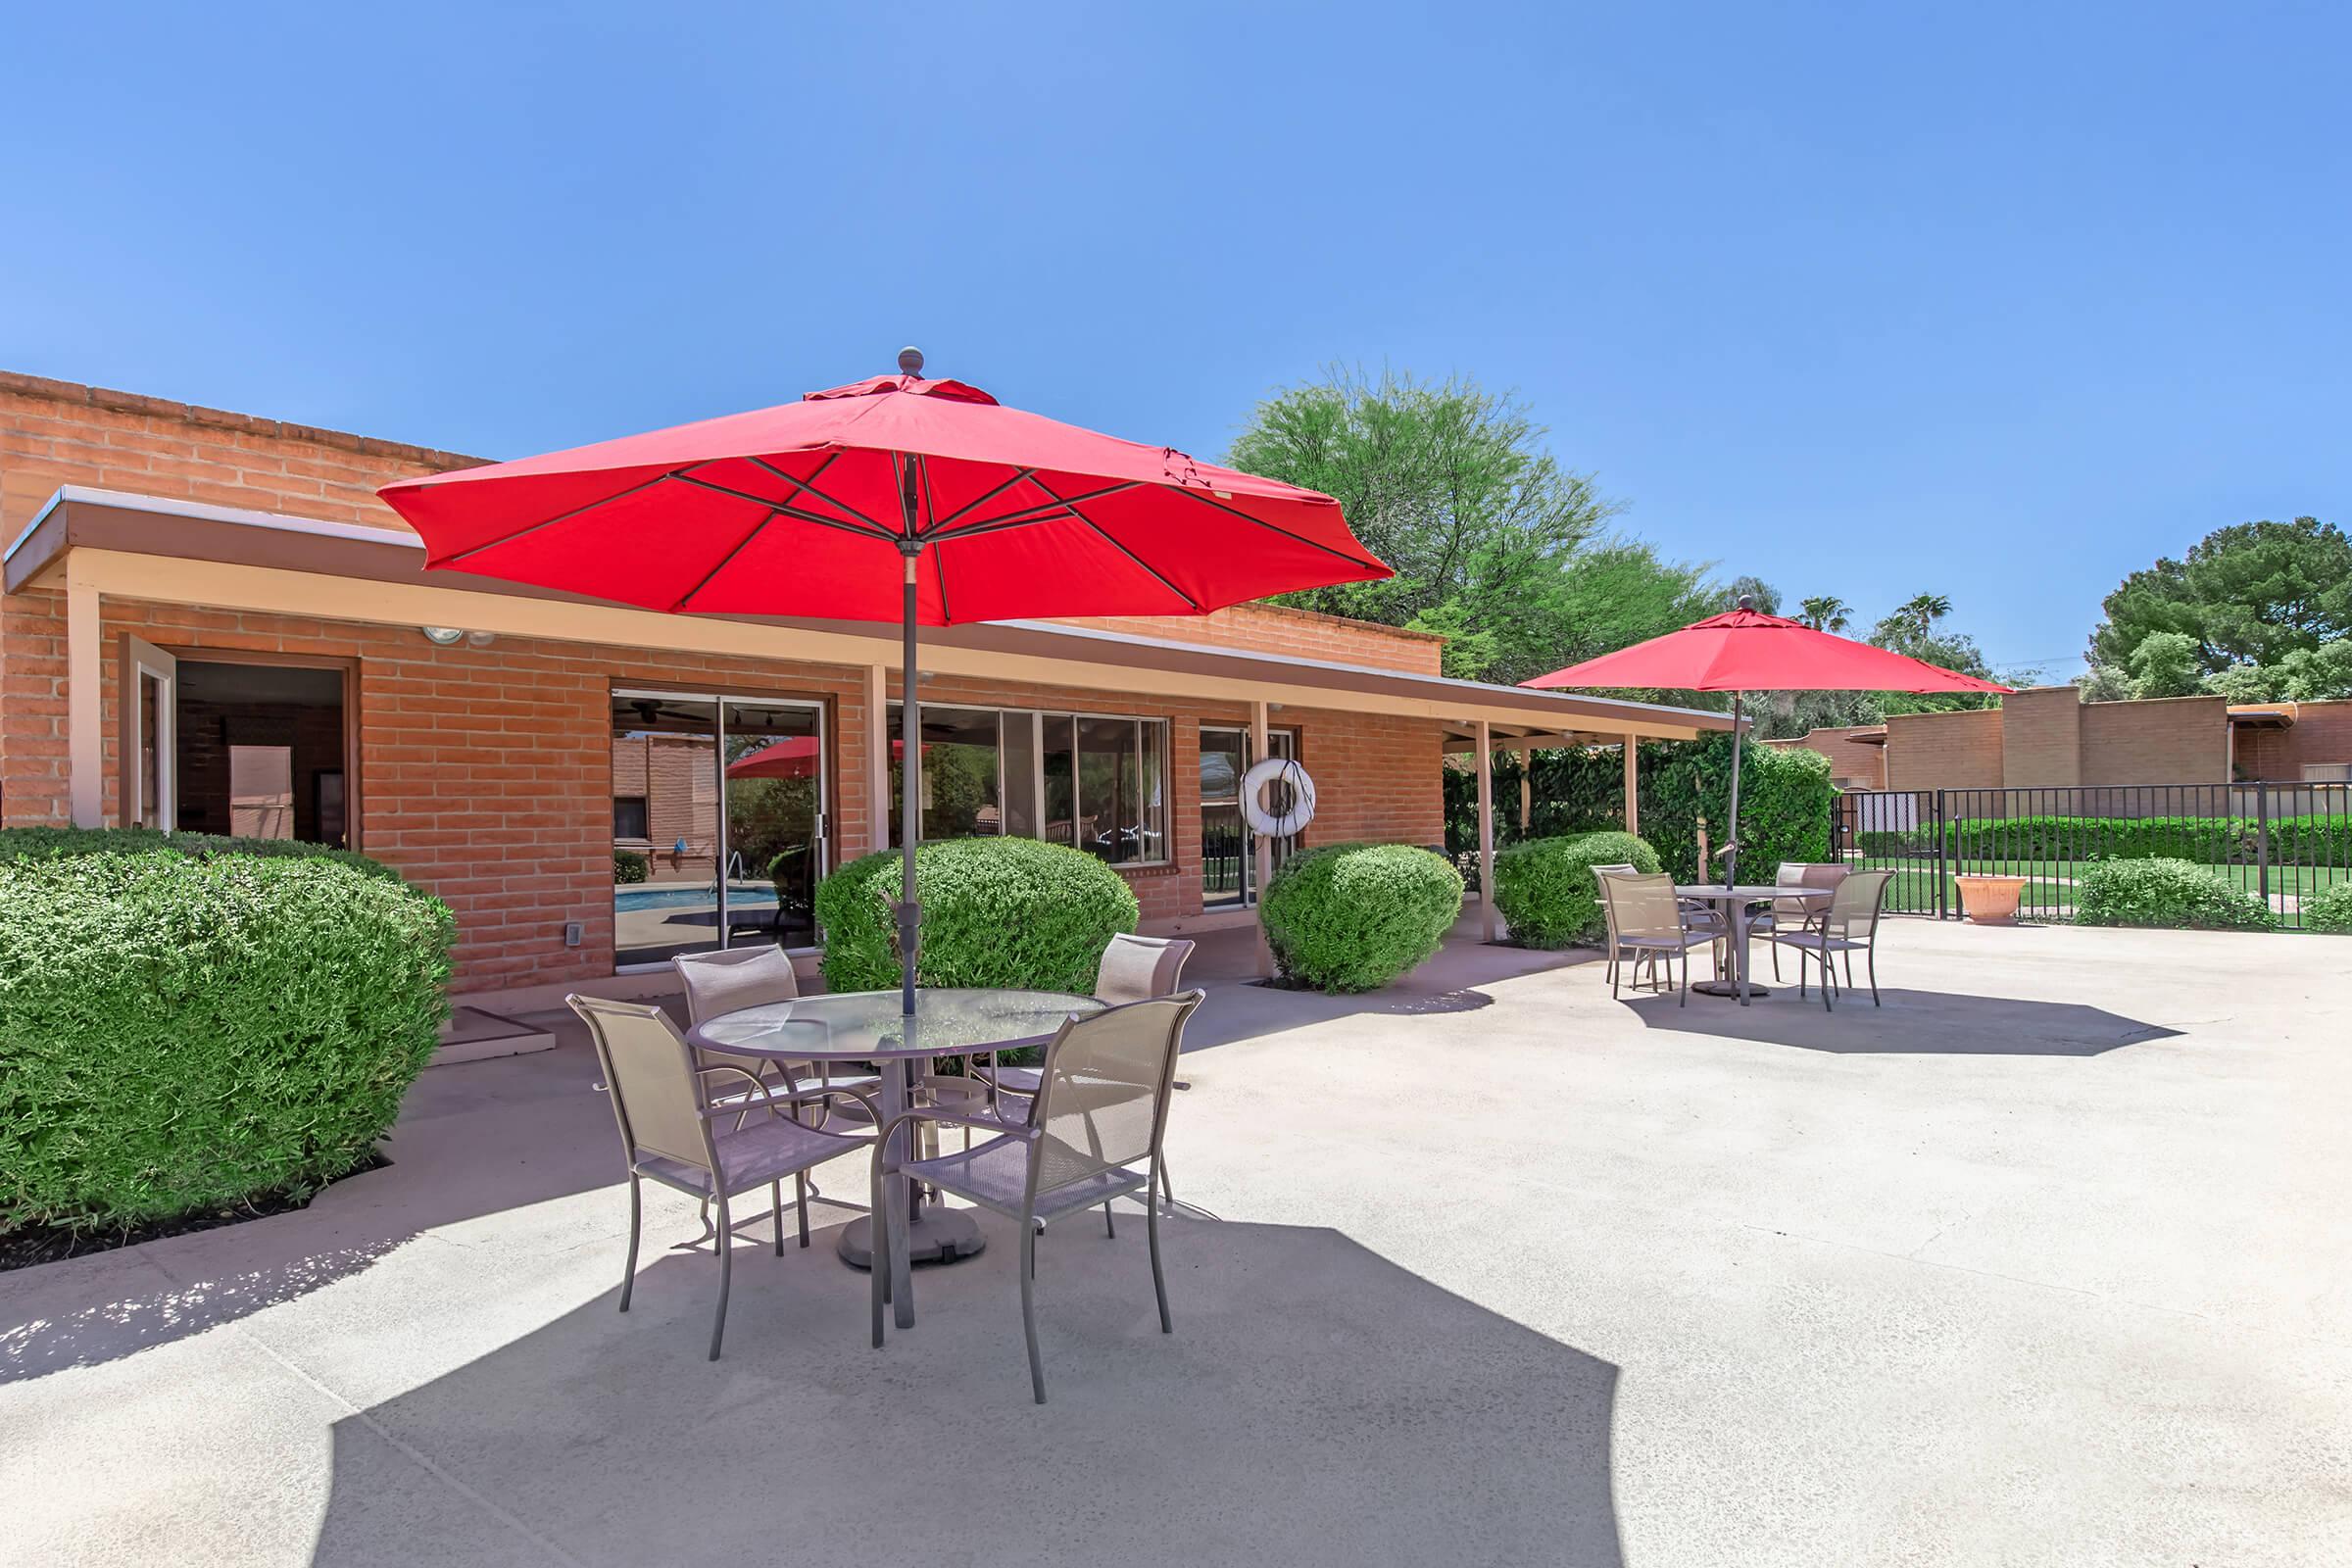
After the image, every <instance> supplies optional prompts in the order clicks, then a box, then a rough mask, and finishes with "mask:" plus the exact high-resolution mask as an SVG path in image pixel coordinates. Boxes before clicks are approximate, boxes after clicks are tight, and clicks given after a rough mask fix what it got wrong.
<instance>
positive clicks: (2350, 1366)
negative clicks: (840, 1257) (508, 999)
mask: <svg viewBox="0 0 2352 1568" xmlns="http://www.w3.org/2000/svg"><path fill="white" fill-rule="evenodd" d="M2347 969H2352V943H2347V942H2337V941H2334V940H2332V939H2327V938H2320V937H2284V936H2278V937H2270V936H2225V935H2198V934H2175V933H2164V934H2155V933H2133V932H2093V931H2075V930H2071V929H2032V928H2026V929H2019V930H2014V931H1991V930H1985V931H1980V930H1975V929H1972V928H1967V927H1961V926H1951V925H1945V926H1938V925H1936V924H1934V923H1932V922H1926V921H1918V920H1905V921H1897V922H1894V923H1893V924H1892V925H1891V926H1890V927H1889V930H1888V933H1887V938H1886V955H1885V961H1884V962H1883V963H1882V965H1881V978H1882V980H1883V981H1884V982H1885V983H1886V986H1887V992H1886V1006H1885V1007H1884V1008H1883V1009H1877V1010H1874V1009H1873V1008H1872V1007H1871V1006H1870V1005H1869V1004H1868V1001H1867V999H1866V998H1865V999H1864V1000H1863V1001H1862V1003H1861V1005H1858V1006H1857V1005H1853V1002H1852V999H1850V998H1849V999H1847V1002H1846V1004H1845V1005H1841V1006H1840V1008H1839V1009H1838V1012H1837V1013H1836V1014H1834V1015H1829V1016H1825V1015H1824V1014H1823V1012H1822V1011H1821V1009H1820V1008H1819V1006H1818V1005H1815V1004H1813V1003H1811V1002H1809V1001H1808V1002H1805V1003H1800V1002H1799V1001H1798V1000H1797V999H1796V998H1795V997H1794V995H1793V993H1790V994H1788V995H1776V996H1775V997H1773V998H1772V999H1771V1000H1770V1001H1768V1002H1763V1003H1759V1004H1758V1005H1755V1006H1753V1007H1750V1008H1748V1009H1746V1010H1745V1011H1744V1012H1743V1011H1741V1010H1740V1008H1738V1007H1737V1006H1735V1005H1730V1004H1726V1003H1723V1002H1717V1001H1712V1000H1709V999H1703V998H1698V997H1693V998H1692V999H1691V1003H1690V1005H1689V1006H1688V1007H1677V1006H1676V1005H1675V1004H1674V1002H1673V1000H1672V999H1671V998H1665V999H1660V998H1651V997H1644V998H1642V999H1640V1000H1628V1001H1625V1002H1611V1001H1610V999H1609V996H1608V990H1607V986H1606V984H1605V983H1604V980H1603V977H1602V975H1601V972H1600V969H1599V967H1598V965H1597V964H1595V963H1591V962H1565V963H1564V962H1563V961H1562V960H1560V959H1558V958H1546V957H1540V956H1534V955H1527V954H1521V953H1517V952H1514V951H1511V950H1506V949H1494V948H1483V947H1479V946H1477V945H1476V944H1473V943H1456V944H1455V945H1454V946H1452V947H1450V948H1449V949H1448V950H1447V951H1446V953H1445V954H1443V955H1442V956H1440V957H1439V958H1438V959H1436V960H1433V962H1432V963H1430V964H1429V965H1427V966H1425V968H1424V969H1423V970H1422V971H1421V972H1420V973H1418V974H1417V975H1415V976H1414V977H1413V978H1412V979H1411V981H1410V982H1409V983H1407V984H1405V985H1403V986H1401V987H1399V988H1397V989H1396V990H1393V991H1390V992H1385V993H1381V994H1378V995H1375V996H1372V997H1367V998H1358V999H1337V998H1326V997H1319V996H1312V995H1302V994H1297V993H1287V992H1278V991H1271V990H1266V989H1263V988H1257V987H1250V986H1244V985H1239V984H1231V983H1227V984H1221V985H1219V986H1218V987H1217V988H1216V989H1215V991H1214V993H1213V994H1212V996H1211V998H1210V1001H1209V1003H1208V1004H1207V1005H1206V1006H1205V1007H1204V1008H1203V1009H1202V1012H1201V1016H1200V1020H1199V1024H1198V1027H1197V1030H1196V1044H1197V1048H1198V1049H1197V1050H1196V1051H1195V1052H1194V1053H1193V1054H1191V1055H1190V1056H1189V1057H1188V1058H1187V1063H1186V1077H1187V1078H1188V1079H1189V1081H1190V1082H1191V1083H1192V1085H1193V1087H1192V1089H1191V1090H1190V1091H1189V1092H1188V1093H1187V1094H1186V1095H1184V1096H1183V1098H1182V1099H1181V1100H1180V1101H1179V1103H1178V1104H1177V1106H1176V1110H1175V1115H1174V1119H1173V1122H1172V1124H1171V1135H1170V1149H1171V1159H1172V1166H1173V1170H1174V1173H1175V1178H1176V1188H1177V1193H1178V1196H1179V1197H1180V1198H1181V1199H1182V1200H1183V1201H1184V1202H1185V1203H1186V1204H1187V1205H1189V1206H1190V1207H1191V1209H1192V1211H1193V1213H1192V1217H1188V1218H1185V1219H1183V1220H1179V1221H1175V1222H1172V1223H1170V1224H1169V1225H1168V1227H1167V1231H1168V1235H1167V1242H1168V1250H1169V1260H1170V1265H1171V1268H1170V1282H1169V1285H1170V1295H1171V1298H1172V1301H1173V1305H1174V1309H1175V1315H1176V1333H1175V1334H1174V1336H1172V1337H1167V1338H1163V1337H1162V1336H1160V1335H1159V1334H1158V1333H1157V1332H1156V1327H1157V1325H1156V1322H1155V1321H1154V1318H1153V1313H1152V1292H1151V1278H1150V1273H1149V1269H1148V1267H1147V1264H1146V1260H1145V1255H1144V1240H1143V1225H1142V1222H1141V1214H1140V1211H1135V1210H1132V1209H1130V1210H1128V1211H1127V1212H1124V1213H1122V1216H1121V1220H1120V1224H1119V1227H1118V1237H1117V1239H1116V1240H1115V1241H1114V1240H1106V1239H1104V1237H1103V1232H1102V1227H1101V1223H1100V1216H1099V1215H1098V1216H1095V1217H1094V1218H1093V1219H1092V1220H1091V1221H1090V1220H1088V1219H1086V1218H1084V1217H1082V1218H1081V1219H1079V1220H1076V1221H1072V1222H1069V1223H1066V1224H1064V1225H1061V1226H1057V1227H1056V1228H1055V1229H1054V1232H1053V1233H1052V1234H1050V1235H1049V1236H1048V1237H1047V1238H1046V1239H1045V1241H1044V1243H1043V1244H1042V1246H1041V1249H1040V1251H1041V1273H1040V1282H1039V1296H1040V1303H1041V1317H1042V1323H1043V1339H1044V1346H1045V1354H1046V1361H1047V1374H1048V1377H1049V1380H1050V1388H1051V1392H1052V1393H1053V1396H1054V1403H1053V1404H1052V1405H1049V1406H1047V1407H1045V1408H1044V1409H1042V1410H1041V1409H1038V1408H1037V1407H1035V1406H1033V1405H1031V1404H1030V1403H1029V1402H1028V1397H1027V1382H1026V1372H1025V1367H1024V1363H1023V1358H1022V1352H1021V1342H1020V1333H1019V1319H1018V1313H1017V1302H1016V1295H1015V1282H1014V1279H1013V1274H1012V1258H1013V1249H1012V1247H1011V1246H1009V1245H1004V1244H1006V1243H1008V1241H1009V1238H1008V1237H1007V1236H1006V1234H1005V1231H1004V1228H1003V1227H1002V1226H992V1228H991V1232H990V1234H991V1235H992V1238H993V1239H994V1240H996V1241H997V1242H998V1243H999V1244H1000V1245H997V1246H993V1247H992V1248H991V1249H990V1250H988V1251H987V1252H986V1253H984V1254H983V1255H982V1256H980V1257H978V1258H975V1259H972V1260H970V1261H968V1262H966V1263H963V1264H959V1265H956V1266H955V1267H953V1268H950V1269H932V1270H926V1271H923V1272H922V1273H921V1274H919V1275H918V1276H917V1282H916V1301H917V1306H918V1309H919V1311H920V1314H921V1320H920V1322H919V1323H918V1324H917V1326H916V1327H915V1328H914V1329H913V1330H912V1331H910V1332H907V1333H905V1334H901V1335H897V1336H894V1338H893V1340H892V1342H891V1345H890V1347H889V1348H888V1349H887V1350H886V1351H883V1352H880V1353H877V1352H875V1351H873V1350H871V1349H869V1348H867V1347H866V1344H865V1338H864V1334H865V1295H864V1279H863V1277H862V1276H861V1275H855V1274H851V1273H849V1272H848V1271H846V1270H844V1269H843V1268H842V1267H841V1266H840V1265H839V1264H838V1263H837V1262H836V1261H835V1260H834V1258H833V1256H832V1254H831V1251H830V1250H829V1248H827V1246H826V1241H827V1238H825V1237H823V1236H820V1237H819V1238H818V1244H817V1247H816V1248H815V1249H813V1250H809V1251H806V1252H804V1251H801V1250H798V1249H797V1248H788V1249H787V1255H785V1256H784V1257H781V1258H778V1257H775V1256H773V1255H772V1254H771V1253H770V1252H769V1251H768V1250H767V1249H766V1246H765V1245H764V1230H765V1227H764V1226H763V1225H762V1226H759V1227H753V1228H747V1229H750V1230H752V1231H753V1232H754V1234H756V1235H758V1236H759V1237H760V1242H759V1243H758V1244H757V1245H755V1243H754V1242H753V1241H751V1240H748V1239H747V1240H746V1241H745V1242H744V1243H743V1244H742V1246H741V1250H739V1251H738V1253H737V1255H736V1269H735V1309H734V1314H733V1316H732V1318H731V1320H730V1324H729V1329H728V1337H727V1350H726V1356H725V1358H724V1359H723V1360H721V1361H720V1362H718V1363H717V1364H715V1365H712V1364H710V1363H707V1362H706V1361H705V1360H704V1359H703V1349H704V1339H705V1333H706V1330H707V1327H708V1322H709V1317H708V1314H709V1310H710V1306H711V1294H712V1289H713V1286H714V1275H715V1265H714V1264H713V1263H712V1261H711V1257H710V1255H709V1253H708V1252H707V1251H704V1252H700V1253H696V1252H687V1251H665V1250H663V1249H662V1243H663V1242H673V1241H674V1242H683V1241H685V1240H686V1239H687V1238H689V1237H691V1236H692V1235H693V1234H694V1231H695V1225H694V1223H693V1216H692V1209H691V1205H689V1204H686V1203H684V1202H683V1201H673V1200H672V1199H670V1198H669V1197H668V1196H667V1195H662V1196H658V1197H654V1198H652V1199H650V1200H649V1214H648V1225H649V1229H648V1240H649V1246H648V1251H647V1255H646V1258H645V1260H644V1263H643V1266H642V1269H641V1274H640V1278H639V1282H638V1286H637V1296H636V1305H635V1307H634V1309H633V1310H632V1311H631V1312H630V1313H629V1314H628V1315H627V1316H626V1317H622V1316H620V1315H619V1314H617V1313H615V1312H614V1311H613V1294H614V1285H615V1279H616V1275H617V1273H618V1270H619V1266H620V1258H621V1237H622V1233H623V1227H624V1225H625V1220H626V1202H625V1200H624V1199H623V1197H622V1193H621V1189H620V1188H619V1187H618V1186H617V1185H615V1184H614V1182H613V1174H614V1168H615V1166H616V1163H617V1154H616V1151H615V1150H614V1149H613V1147H612V1144H613V1126H612V1121H611V1117H610V1114H609V1112H608V1109H607V1106H606V1103H605V1102H604V1100H603V1099H602V1097H600V1096H598V1095H596V1094H595V1093H593V1092H592V1091H591V1090H590V1088H589V1085H590V1083H591V1082H592V1079H593V1074H592V1070H591V1062H590V1060H589V1058H588V1056H587V1054H586V1053H585V1051H584V1049H583V1047H582V1046H581V1045H580V1043H579V1042H578V1040H577V1038H576V1033H574V1034H570V1035H567V1038H566V1044H565V1045H564V1047H563V1048H561V1049H559V1050H558V1051H556V1052H553V1053H549V1054H542V1055H539V1056H534V1057H523V1058H514V1059H509V1060H503V1061H489V1062H477V1063H471V1064H466V1065H462V1066H452V1067H446V1068H439V1069H435V1070H433V1071H432V1072H430V1073H428V1074H427V1075H426V1077H425V1079H424V1080H423V1081H422V1082H421V1083H420V1084H419V1085H418V1087H417V1090H416V1092H415V1093H414V1094H413V1095H412V1097H411V1101H410V1104H409V1107H408V1111H407V1114H406V1115H405V1116H404V1118H403V1120H402V1122H401V1125H400V1127H399V1129H398V1133H397V1136H396V1137H395V1138H394V1140H393V1141H392V1144H391V1145H390V1151H389V1152H390V1153H391V1155H392V1157H393V1159H394V1160H395V1162H396V1163H395V1164H394V1165H392V1166H391V1167H390V1168H387V1169H384V1170H379V1171H375V1172H372V1173H370V1174H368V1175H366V1176H362V1177H358V1178H355V1179H353V1180H351V1181H348V1182H345V1183H342V1184H339V1185H337V1186H336V1187H334V1188H332V1189H330V1190H329V1191H328V1192H327V1193H326V1194H325V1195H324V1196H323V1197H322V1198H321V1199H320V1200H319V1201H318V1202H317V1203H315V1204H314V1205H313V1206H312V1207H311V1208H310V1209H308V1210H306V1211H304V1212H301V1213H297V1214H289V1215H283V1216H279V1217H276V1218H272V1219H269V1220H264V1221H259V1222H255V1223H252V1224H247V1225H243V1226H238V1227H235V1228H232V1229H228V1230H222V1231H214V1232H209V1233H205V1234H202V1235H196V1236H189V1237H184V1238H180V1239H178V1240H175V1241H172V1242H166V1243H161V1244H157V1245H153V1246H149V1247H145V1248H140V1249H136V1250H130V1251H123V1252H115V1253H108V1254H103V1255H99V1256H94V1257H91V1258H87V1259H78V1260H73V1261H70V1262H67V1263H62V1264H56V1265H50V1266H47V1267H44V1268H40V1269H35V1270H28V1271H23V1272H20V1273H16V1274H11V1275H0V1496H5V1497H6V1498H7V1499H8V1522H7V1527H6V1529H5V1530H0V1562H5V1563H9V1564H16V1563H24V1564H42V1565H64V1564H79V1563H108V1564H117V1563H125V1562H157V1563H171V1564H174V1565H199V1564H237V1565H255V1564H302V1563H319V1564H333V1565H349V1564H386V1565H390V1564H401V1565H417V1564H432V1563H464V1564H478V1563H488V1564H507V1563H513V1564H550V1563H557V1564H565V1563H576V1564H606V1563H612V1564H623V1563H626V1564H645V1563H659V1564H673V1563H674V1564H693V1563H726V1564H742V1563H748V1562H807V1563H826V1564H831V1563H850V1562H876V1563H900V1562H925V1563H943V1564H945V1563H972V1564H1000V1563H1029V1562H1037V1563H1070V1564H1121V1565H1128V1564H1160V1563H1168V1564H1176V1563H1185V1564H1228V1563H1230V1564H1252V1565H1257V1564H1264V1565H1289V1564H1302V1563H1331V1564H1348V1565H1360V1564H1412V1565H1435V1564H1445V1565H1453V1564H1464V1565H1467V1564H1514V1565H1516V1564H1615V1563H1621V1562H1630V1563H1636V1564H1643V1565H1659V1568H1697V1565H1705V1564H1726V1565H1732V1564H1737V1565H1740V1568H1750V1565H1756V1564H1779V1563H1789V1564H1806V1565H1822V1564H1872V1565H1876V1564H1889V1563H1902V1564H1945V1563H1953V1564H1958V1563H1969V1564H1975V1563H1999V1564H2021V1563H2034V1564H2051V1565H2058V1564H2064V1565H2067V1568H2082V1565H2088V1564H2106V1563H2112V1564H2119V1565H2121V1564H2131V1565H2144V1564H2183V1565H2185V1564H2206V1565H2220V1564H2230V1565H2244V1564H2296V1565H2309V1564H2319V1563H2331V1562H2344V1561H2352V1488H2348V1487H2347V1483H2346V1479H2345V1478H2346V1477H2347V1476H2348V1475H2352V1226H2347V1225H2346V1223H2345V1220H2344V1215H2345V1211H2346V1210H2345V1194H2346V1193H2347V1191H2352V1137H2348V1136H2347V1134H2346V1131H2345V1129H2346V1128H2347V1127H2348V1126H2352V985H2347V978H2348V976H2347ZM821 1180H822V1181H823V1182H824V1185H825V1186H826V1187H827V1188H828V1189H829V1190H830V1191H832V1192H834V1193H836V1194H838V1195H840V1196H843V1197H849V1196H852V1195H854V1194H855V1193H857V1192H858V1189H859V1187H860V1181H859V1178H858V1173H857V1172H856V1171H854V1170H853V1169H850V1168H847V1167H835V1168H832V1169H829V1170H828V1171H826V1172H825V1173H823V1174H822V1176H821ZM844 1213H845V1211H843V1210H840V1209H834V1208H830V1207H827V1208H825V1209H823V1210H821V1211H820V1214H819V1221H820V1223H826V1224H830V1223H837V1222H838V1221H839V1220H840V1219H841V1218H842V1217H844ZM1130 1216H1132V1217H1130Z"/></svg>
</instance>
